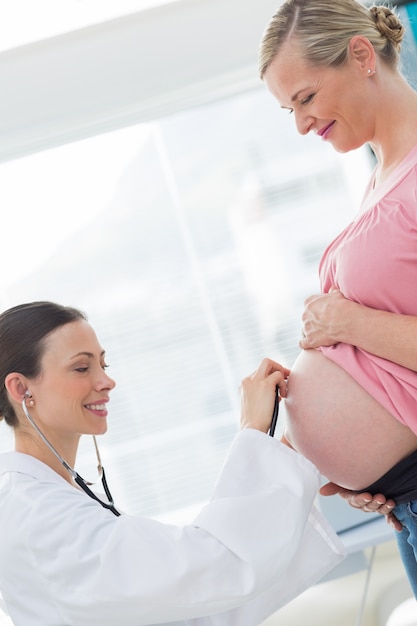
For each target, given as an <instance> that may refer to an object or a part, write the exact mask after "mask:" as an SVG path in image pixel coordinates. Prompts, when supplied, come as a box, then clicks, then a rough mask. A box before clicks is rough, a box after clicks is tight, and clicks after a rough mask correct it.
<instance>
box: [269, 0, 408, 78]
mask: <svg viewBox="0 0 417 626" xmlns="http://www.w3.org/2000/svg"><path fill="white" fill-rule="evenodd" d="M355 35H362V36H364V37H367V38H368V39H369V41H370V42H371V44H372V45H373V47H374V49H375V51H376V53H377V54H378V56H379V57H380V59H381V60H382V61H383V62H385V63H386V64H387V65H388V66H389V67H391V68H393V69H395V68H397V67H398V62H399V53H400V48H401V42H402V39H403V37H404V27H403V25H402V24H401V22H400V20H399V18H398V16H397V15H396V14H395V13H394V11H393V9H390V8H388V7H386V6H373V7H370V8H367V7H365V6H363V5H362V4H360V2H357V0H286V1H285V2H284V3H283V4H282V5H281V6H280V8H279V9H278V11H277V12H276V13H275V15H274V16H273V17H272V19H271V21H270V23H269V24H268V26H267V28H266V30H265V32H264V34H263V37H262V40H261V43H260V48H259V75H260V77H261V78H263V77H264V74H265V72H266V70H267V69H268V67H269V65H270V64H271V63H272V61H273V59H274V58H275V57H276V55H277V54H278V52H279V51H280V49H281V47H282V46H283V44H284V43H285V42H287V41H289V40H290V39H291V38H296V40H297V44H298V45H299V46H300V48H301V51H302V54H303V58H304V59H305V61H307V62H308V63H310V64H312V65H316V66H327V67H330V66H332V67H337V66H340V65H343V64H344V63H345V61H346V59H347V51H348V46H349V41H350V39H351V38H352V37H353V36H355Z"/></svg>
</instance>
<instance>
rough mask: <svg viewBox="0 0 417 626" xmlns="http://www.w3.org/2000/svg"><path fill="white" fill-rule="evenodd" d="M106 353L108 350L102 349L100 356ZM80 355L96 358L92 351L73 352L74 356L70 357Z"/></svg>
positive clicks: (73, 357)
mask: <svg viewBox="0 0 417 626" xmlns="http://www.w3.org/2000/svg"><path fill="white" fill-rule="evenodd" d="M105 354H106V351H105V350H102V351H101V352H100V356H104V355H105ZM79 356H86V357H88V358H90V359H93V358H94V354H93V353H92V352H77V354H73V356H72V357H70V358H71V359H76V358H77V357H79Z"/></svg>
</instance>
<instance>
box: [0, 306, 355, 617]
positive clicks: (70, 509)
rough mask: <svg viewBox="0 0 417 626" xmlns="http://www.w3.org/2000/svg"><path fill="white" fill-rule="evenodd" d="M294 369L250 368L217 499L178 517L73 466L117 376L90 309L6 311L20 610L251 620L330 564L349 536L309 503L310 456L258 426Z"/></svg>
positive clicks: (13, 549) (5, 465)
mask: <svg viewBox="0 0 417 626" xmlns="http://www.w3.org/2000/svg"><path fill="white" fill-rule="evenodd" d="M287 376H288V370H285V369H283V368H282V367H281V366H278V365H277V364H276V363H275V362H273V361H271V360H269V359H265V360H264V361H262V363H261V365H260V366H259V368H258V369H257V370H256V371H255V372H254V373H253V374H252V375H250V376H248V377H247V378H246V379H245V380H244V381H243V383H242V387H241V393H242V411H241V430H240V432H239V433H238V434H237V436H236V438H235V440H234V442H233V443H232V446H231V448H230V451H229V454H228V457H227V459H226V461H225V464H224V467H223V469H222V471H221V473H220V476H219V478H218V481H217V484H216V486H215V488H214V494H213V497H212V499H211V501H210V502H209V503H208V504H207V505H206V506H205V507H204V508H203V510H202V511H201V512H200V513H199V515H198V516H197V518H196V519H194V520H193V522H192V523H190V524H189V525H187V526H182V527H178V526H172V525H168V524H161V523H159V522H157V521H154V520H150V519H144V518H140V517H134V516H132V515H129V514H121V512H120V511H119V510H118V509H117V507H116V506H115V505H114V504H113V501H112V496H111V494H110V491H109V488H108V486H107V482H106V478H105V475H104V473H103V472H101V474H102V476H101V477H102V483H103V488H104V492H105V494H106V495H103V496H101V495H98V494H97V493H93V491H91V490H90V487H89V485H88V484H87V483H86V482H85V481H84V480H83V478H82V477H81V476H80V475H79V474H78V473H77V472H76V471H75V470H74V469H73V468H74V466H75V462H76V454H77V447H78V443H79V439H80V436H81V435H83V434H87V435H93V436H95V435H101V434H103V433H105V432H106V429H107V403H108V401H109V397H110V392H111V390H112V389H113V388H114V386H115V382H114V381H113V380H112V379H111V378H110V377H109V376H108V374H107V373H106V357H105V352H104V350H103V348H102V347H101V345H100V343H99V341H98V339H97V337H96V335H95V333H94V331H93V329H92V328H91V326H90V325H89V324H88V323H87V320H86V318H85V316H84V314H82V313H81V312H79V311H78V310H76V309H73V308H69V307H63V306H60V305H58V304H54V303H50V302H34V303H29V304H23V305H20V306H17V307H13V308H11V309H9V310H7V311H5V312H4V313H2V314H1V315H0V384H1V390H0V414H1V416H2V417H3V418H4V419H5V421H6V422H7V423H8V424H9V426H11V427H12V428H13V429H14V435H15V442H16V451H14V452H9V453H6V454H3V455H0V529H1V530H0V590H1V592H2V595H3V599H4V602H5V605H6V607H7V610H8V612H9V614H10V616H11V619H12V621H13V624H14V625H15V626H97V625H100V626H115V625H116V624H117V626H141V625H150V624H165V625H167V624H173V623H175V624H176V625H177V626H180V625H181V626H185V625H188V626H256V625H257V624H260V623H261V622H262V621H263V620H264V619H265V618H266V617H267V616H268V615H270V614H271V613H273V612H274V611H276V610H277V609H278V608H279V607H280V606H282V605H283V604H285V603H286V602H288V601H289V600H291V599H292V598H293V597H294V596H295V595H297V594H299V593H301V591H303V590H304V589H306V588H307V587H308V586H310V585H312V584H313V583H315V582H316V581H318V580H319V579H320V578H321V577H322V576H323V575H324V574H325V573H326V572H327V571H328V570H329V569H331V568H332V567H334V566H335V565H336V564H337V563H338V562H339V561H340V560H341V559H342V558H343V556H342V555H343V547H342V545H341V544H340V542H339V540H338V539H337V536H336V535H335V534H334V532H333V531H332V529H331V528H330V527H329V526H328V525H327V523H326V521H325V520H324V519H323V518H322V517H321V516H320V515H319V514H318V513H317V511H316V510H315V509H314V507H313V500H314V498H315V495H316V492H317V489H318V487H319V476H318V472H317V470H316V468H315V467H314V466H313V465H312V464H311V463H310V462H309V461H307V460H306V459H305V458H303V457H302V456H300V455H298V454H297V453H296V452H294V451H293V450H291V449H289V448H288V447H286V446H285V445H283V444H281V443H280V442H279V441H278V440H275V439H273V438H272V437H269V436H268V435H267V434H266V433H267V432H268V429H269V425H270V419H271V414H272V410H273V404H274V395H275V394H274V391H275V387H276V385H279V387H280V392H281V395H283V396H285V393H286V377H287ZM94 441H95V439H94ZM97 454H98V450H97ZM98 459H99V456H98ZM99 461H100V459H99ZM99 467H100V468H101V464H100V462H99Z"/></svg>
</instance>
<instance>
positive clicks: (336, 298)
mask: <svg viewBox="0 0 417 626" xmlns="http://www.w3.org/2000/svg"><path fill="white" fill-rule="evenodd" d="M352 304H353V305H355V303H354V302H351V301H350V300H347V299H346V298H345V297H344V296H343V295H342V293H341V292H340V291H339V290H338V289H334V288H332V289H331V290H330V291H329V293H325V294H320V295H313V296H310V297H309V298H307V299H306V300H305V302H304V311H303V314H302V316H301V319H302V322H303V330H302V336H301V340H300V347H301V348H303V349H304V350H308V349H311V348H318V347H320V346H333V345H334V344H336V343H339V342H340V341H342V340H343V338H344V337H345V336H346V323H347V321H348V320H349V319H350V315H351V312H349V311H348V310H347V309H348V307H349V305H352Z"/></svg>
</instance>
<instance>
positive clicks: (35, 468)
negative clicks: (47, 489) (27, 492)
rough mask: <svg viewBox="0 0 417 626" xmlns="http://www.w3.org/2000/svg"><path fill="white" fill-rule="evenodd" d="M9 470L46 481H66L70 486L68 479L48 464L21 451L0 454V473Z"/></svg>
mask: <svg viewBox="0 0 417 626" xmlns="http://www.w3.org/2000/svg"><path fill="white" fill-rule="evenodd" d="M9 472H18V473H20V474H27V475H28V476H32V478H37V479H40V480H46V481H48V482H50V481H53V482H58V483H66V484H67V485H68V486H69V487H70V486H71V485H70V484H69V483H68V481H66V480H65V479H64V478H63V477H62V476H60V475H59V474H57V473H56V472H55V470H53V469H52V468H51V467H49V465H46V463H43V462H42V461H39V459H36V458H35V457H34V456H31V455H30V454H23V452H4V453H3V454H0V475H3V474H6V473H9Z"/></svg>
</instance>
